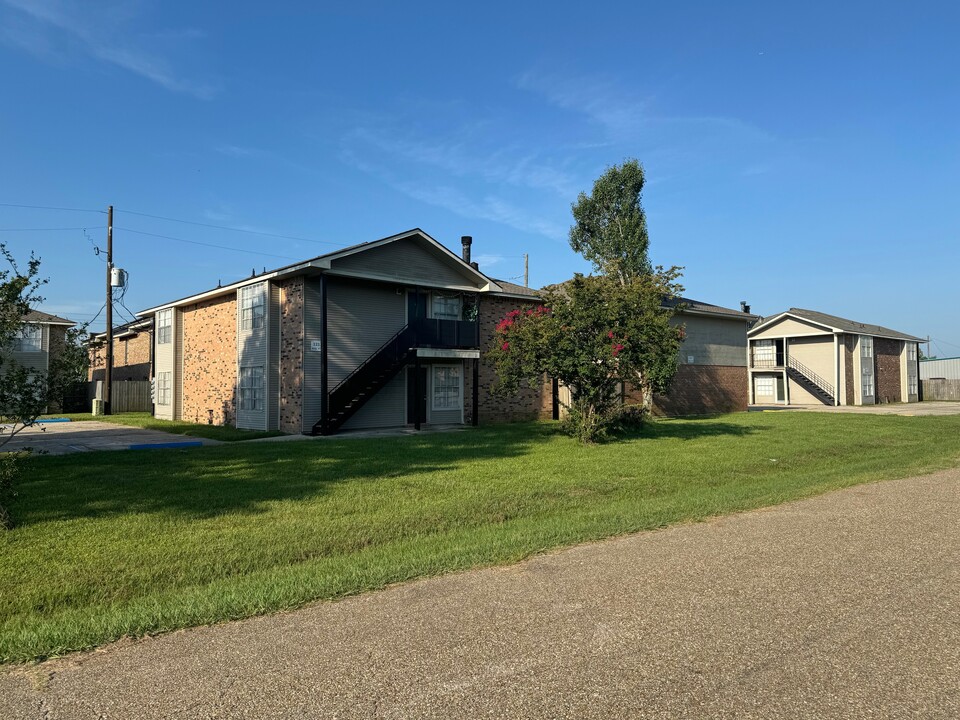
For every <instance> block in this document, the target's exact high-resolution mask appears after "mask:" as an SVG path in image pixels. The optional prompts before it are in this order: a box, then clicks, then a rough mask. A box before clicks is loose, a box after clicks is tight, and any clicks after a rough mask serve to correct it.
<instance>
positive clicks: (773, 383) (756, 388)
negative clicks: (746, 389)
mask: <svg viewBox="0 0 960 720" xmlns="http://www.w3.org/2000/svg"><path fill="white" fill-rule="evenodd" d="M767 383H769V384H770V392H761V391H760V388H761V384H762V385H763V386H764V387H766V385H767ZM753 393H754V395H756V396H758V397H776V396H777V379H776V378H775V377H773V375H757V376H756V377H754V379H753Z"/></svg>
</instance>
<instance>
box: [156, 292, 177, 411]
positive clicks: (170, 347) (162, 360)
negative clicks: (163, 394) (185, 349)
mask: <svg viewBox="0 0 960 720" xmlns="http://www.w3.org/2000/svg"><path fill="white" fill-rule="evenodd" d="M165 311H169V312H170V313H171V321H170V322H171V326H170V342H167V343H161V342H160V333H159V332H155V333H154V339H153V342H154V350H153V358H154V372H155V376H154V377H155V380H156V379H159V377H160V374H161V373H169V375H167V376H166V377H169V379H170V402H169V404H167V405H161V404H160V403H159V402H157V403H156V404H155V405H154V411H153V414H154V416H155V417H157V418H159V419H161V420H173V419H174V417H175V415H174V413H175V411H176V404H175V403H176V400H175V397H176V391H175V388H176V387H177V385H178V384H179V383H178V380H177V378H176V361H177V333H176V331H175V328H176V316H177V315H179V314H180V313H178V312H177V309H176V308H163V309H162V310H159V311H157V313H156V315H155V316H154V319H155V321H157V322H158V323H159V318H160V317H161V314H162V313H164V312H165ZM154 393H155V399H156V400H157V401H159V399H160V398H159V397H158V396H157V395H158V393H159V387H155V389H154Z"/></svg>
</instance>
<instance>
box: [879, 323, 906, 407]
mask: <svg viewBox="0 0 960 720" xmlns="http://www.w3.org/2000/svg"><path fill="white" fill-rule="evenodd" d="M902 346H903V343H902V342H900V341H899V340H890V339H887V338H874V339H873V355H874V360H875V361H876V365H875V367H876V373H877V377H876V382H877V387H876V393H877V402H878V403H889V402H901V401H902V400H903V395H902V393H901V385H900V349H901V348H902Z"/></svg>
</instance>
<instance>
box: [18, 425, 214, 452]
mask: <svg viewBox="0 0 960 720" xmlns="http://www.w3.org/2000/svg"><path fill="white" fill-rule="evenodd" d="M184 444H193V445H196V444H201V445H219V444H220V442H219V441H218V440H208V439H207V438H196V437H186V436H184V435H173V434H171V433H165V432H161V431H159V430H146V429H144V428H136V427H129V426H127V425H116V424H114V423H107V422H100V421H99V420H85V421H83V422H50V423H38V424H37V425H34V426H32V427H28V428H24V429H23V430H21V431H20V432H19V433H17V435H16V436H15V437H14V438H13V439H12V440H10V441H9V442H8V443H7V444H6V445H4V446H3V450H4V452H13V451H17V450H23V449H25V448H31V449H32V450H34V451H35V452H42V453H45V454H47V455H69V454H72V453H78V452H91V451H94V450H128V449H130V446H131V445H149V446H151V447H163V446H169V445H184Z"/></svg>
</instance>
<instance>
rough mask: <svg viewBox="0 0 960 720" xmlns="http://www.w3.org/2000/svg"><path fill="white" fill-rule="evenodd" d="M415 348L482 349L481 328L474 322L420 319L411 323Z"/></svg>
mask: <svg viewBox="0 0 960 720" xmlns="http://www.w3.org/2000/svg"><path fill="white" fill-rule="evenodd" d="M411 327H412V328H413V331H414V333H415V337H416V340H415V343H414V344H415V347H434V348H448V349H460V350H463V349H473V348H478V347H480V326H479V323H476V322H474V321H472V320H441V319H439V318H419V319H417V320H414V321H413V322H412V323H411Z"/></svg>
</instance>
